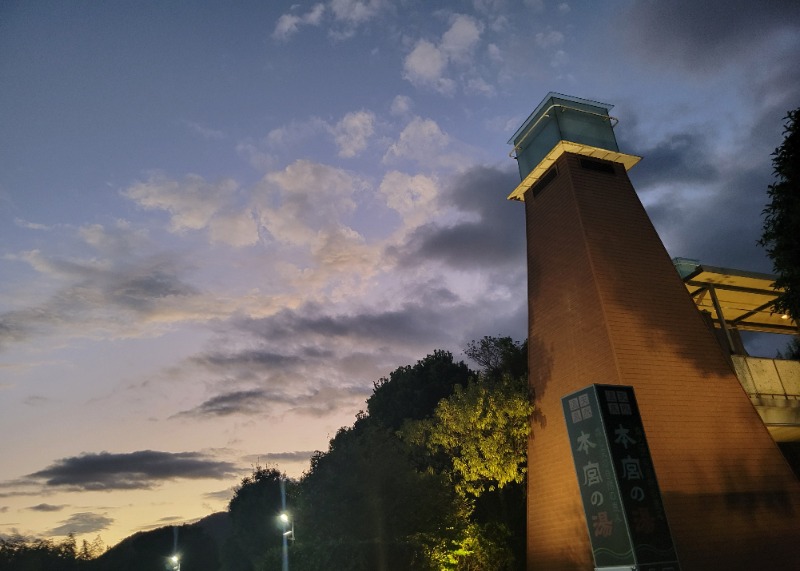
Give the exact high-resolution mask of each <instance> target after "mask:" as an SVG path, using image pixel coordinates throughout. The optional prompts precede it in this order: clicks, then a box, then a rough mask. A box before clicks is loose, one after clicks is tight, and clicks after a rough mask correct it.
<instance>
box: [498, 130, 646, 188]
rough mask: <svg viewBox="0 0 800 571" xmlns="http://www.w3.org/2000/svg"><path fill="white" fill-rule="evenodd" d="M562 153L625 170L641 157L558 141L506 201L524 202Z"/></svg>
mask: <svg viewBox="0 0 800 571" xmlns="http://www.w3.org/2000/svg"><path fill="white" fill-rule="evenodd" d="M564 153H574V154H576V155H584V156H586V157H591V158H594V159H601V160H605V161H612V162H615V163H622V164H623V165H624V166H625V170H626V171H627V170H630V169H631V168H632V167H633V166H634V165H636V164H637V163H638V162H639V161H640V160H642V157H638V156H636V155H628V154H626V153H621V152H619V151H612V150H609V149H602V148H600V147H593V146H591V145H584V144H581V143H573V142H572V141H559V142H558V143H556V145H555V146H554V147H553V148H552V149H551V150H550V152H549V153H547V155H545V157H544V158H543V159H542V160H541V161H540V162H539V164H537V165H536V166H535V167H534V168H533V170H532V171H531V172H530V173H528V175H527V176H526V177H525V178H524V179H523V180H522V182H521V183H519V185H517V188H515V189H514V190H513V192H512V193H511V194H509V195H508V200H519V201H521V202H525V193H526V192H527V191H528V190H529V189H530V188H531V187H532V186H533V185H534V184H536V182H537V181H538V180H539V179H540V178H542V176H543V175H544V174H545V173H546V172H547V171H548V170H549V169H550V167H551V166H553V164H554V163H555V162H556V161H557V160H558V158H559V157H560V156H561V155H563V154H564Z"/></svg>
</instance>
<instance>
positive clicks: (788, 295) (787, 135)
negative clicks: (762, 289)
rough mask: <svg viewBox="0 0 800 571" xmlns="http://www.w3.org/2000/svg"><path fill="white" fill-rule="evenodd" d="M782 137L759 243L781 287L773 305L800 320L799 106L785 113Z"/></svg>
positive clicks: (776, 150)
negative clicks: (780, 292)
mask: <svg viewBox="0 0 800 571" xmlns="http://www.w3.org/2000/svg"><path fill="white" fill-rule="evenodd" d="M785 119H786V124H785V126H784V131H783V134H784V140H783V143H782V144H781V146H780V147H778V148H777V149H775V152H774V153H773V159H772V166H773V170H774V174H775V177H776V181H775V182H774V183H773V184H771V185H770V186H769V190H768V192H767V194H768V195H769V198H770V203H769V204H767V206H766V207H765V208H764V210H763V213H762V214H763V215H764V228H763V233H762V235H761V240H759V244H760V245H761V246H763V247H764V248H765V249H766V251H767V255H768V256H769V257H770V259H771V260H772V266H773V269H774V271H775V273H776V274H777V275H778V279H777V280H776V281H775V286H776V287H780V288H784V292H783V293H782V294H781V295H780V296H779V297H778V300H777V303H776V304H775V307H776V309H777V310H778V311H783V312H787V313H788V314H789V315H791V316H792V317H793V318H794V319H795V320H800V124H798V120H800V108H797V109H795V110H794V111H789V113H788V114H787V115H786V117H785Z"/></svg>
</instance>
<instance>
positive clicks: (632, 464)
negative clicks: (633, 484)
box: [622, 456, 643, 480]
mask: <svg viewBox="0 0 800 571" xmlns="http://www.w3.org/2000/svg"><path fill="white" fill-rule="evenodd" d="M622 478H623V479H625V480H641V479H642V478H643V475H642V468H641V466H639V460H638V459H636V458H631V457H630V456H628V457H627V458H623V459H622Z"/></svg>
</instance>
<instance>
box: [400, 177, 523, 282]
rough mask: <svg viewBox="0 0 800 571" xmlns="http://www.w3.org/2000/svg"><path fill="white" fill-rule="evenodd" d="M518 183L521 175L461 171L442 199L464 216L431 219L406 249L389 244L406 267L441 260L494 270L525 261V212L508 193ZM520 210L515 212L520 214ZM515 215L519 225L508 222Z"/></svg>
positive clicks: (462, 267)
mask: <svg viewBox="0 0 800 571" xmlns="http://www.w3.org/2000/svg"><path fill="white" fill-rule="evenodd" d="M516 184H518V179H517V177H516V173H514V172H512V171H510V170H499V169H495V168H489V167H474V168H472V169H470V170H468V171H466V172H465V173H463V174H461V175H459V176H458V177H457V178H456V179H455V180H454V181H452V182H451V184H450V185H449V186H448V188H447V190H446V191H445V192H444V193H443V194H442V196H441V197H440V199H439V200H440V202H441V203H443V204H448V205H453V207H454V208H456V209H457V210H459V211H460V212H461V213H462V216H461V217H460V218H459V219H458V220H456V221H455V222H451V223H446V224H444V223H429V224H427V225H425V226H422V227H420V228H419V229H417V230H416V231H415V232H413V233H411V234H410V235H409V237H408V241H407V243H405V244H403V245H402V246H401V247H399V248H396V247H394V246H392V247H390V248H389V253H390V254H391V255H394V256H398V257H399V259H400V260H401V263H403V264H404V265H416V264H420V263H423V262H425V261H438V262H443V263H445V264H447V265H448V266H450V267H452V268H454V269H460V270H465V269H467V268H469V269H472V270H478V269H483V270H489V269H491V268H497V267H502V266H505V265H507V264H509V263H511V264H515V263H518V262H519V261H520V260H521V259H524V251H525V234H524V216H523V214H522V213H521V212H520V209H519V208H517V206H519V205H515V204H512V203H509V201H507V200H506V196H507V195H508V193H510V192H511V190H513V189H514V187H515V186H516ZM515 210H516V212H515ZM512 217H516V219H517V221H518V223H517V224H513V223H509V220H513V219H514V218H512Z"/></svg>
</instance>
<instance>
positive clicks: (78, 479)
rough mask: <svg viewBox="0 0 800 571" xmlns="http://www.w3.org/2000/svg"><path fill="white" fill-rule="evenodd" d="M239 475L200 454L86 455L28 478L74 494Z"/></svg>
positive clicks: (226, 464)
mask: <svg viewBox="0 0 800 571" xmlns="http://www.w3.org/2000/svg"><path fill="white" fill-rule="evenodd" d="M235 474H236V468H235V466H234V465H233V464H231V463H229V462H224V461H220V460H215V459H213V458H210V457H208V456H206V455H204V454H201V453H199V452H177V453H172V452H159V451H155V450H141V451H138V452H129V453H119V454H112V453H109V452H100V453H97V454H95V453H85V454H81V455H80V456H73V457H70V458H62V459H61V460H57V461H56V462H55V463H53V464H52V465H51V466H49V467H47V468H45V469H43V470H39V471H37V472H34V473H32V474H29V475H28V476H26V477H27V478H29V479H31V480H34V481H39V482H41V483H43V484H44V485H45V486H48V487H59V488H65V489H68V490H73V491H88V490H102V491H110V490H136V489H150V488H153V487H156V486H158V485H159V484H160V483H163V482H165V481H171V480H179V479H189V480H192V479H204V478H211V479H220V478H228V477H231V476H233V475H235Z"/></svg>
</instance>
